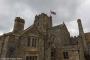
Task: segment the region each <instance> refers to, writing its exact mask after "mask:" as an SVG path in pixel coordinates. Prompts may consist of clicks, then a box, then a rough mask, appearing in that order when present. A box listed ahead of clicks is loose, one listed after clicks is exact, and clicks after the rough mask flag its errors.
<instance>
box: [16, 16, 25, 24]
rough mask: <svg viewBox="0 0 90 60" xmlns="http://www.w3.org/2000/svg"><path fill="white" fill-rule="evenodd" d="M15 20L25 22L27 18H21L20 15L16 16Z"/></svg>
mask: <svg viewBox="0 0 90 60" xmlns="http://www.w3.org/2000/svg"><path fill="white" fill-rule="evenodd" d="M15 21H17V22H21V23H25V20H24V19H22V18H20V17H16V18H15Z"/></svg>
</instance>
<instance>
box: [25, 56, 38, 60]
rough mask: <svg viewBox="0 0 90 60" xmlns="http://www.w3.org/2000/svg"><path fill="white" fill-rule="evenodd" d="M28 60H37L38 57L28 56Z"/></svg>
mask: <svg viewBox="0 0 90 60" xmlns="http://www.w3.org/2000/svg"><path fill="white" fill-rule="evenodd" d="M26 60H37V56H26Z"/></svg>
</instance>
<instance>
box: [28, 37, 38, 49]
mask: <svg viewBox="0 0 90 60" xmlns="http://www.w3.org/2000/svg"><path fill="white" fill-rule="evenodd" d="M37 43H38V38H37V37H29V38H28V41H27V46H28V47H37Z"/></svg>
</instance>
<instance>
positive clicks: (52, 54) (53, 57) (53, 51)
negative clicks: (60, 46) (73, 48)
mask: <svg viewBox="0 0 90 60" xmlns="http://www.w3.org/2000/svg"><path fill="white" fill-rule="evenodd" d="M55 53H56V51H55V48H52V49H51V60H55V56H56V54H55Z"/></svg>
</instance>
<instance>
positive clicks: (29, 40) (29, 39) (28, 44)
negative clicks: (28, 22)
mask: <svg viewBox="0 0 90 60" xmlns="http://www.w3.org/2000/svg"><path fill="white" fill-rule="evenodd" d="M30 42H31V38H30V37H29V38H28V42H27V46H30Z"/></svg>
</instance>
